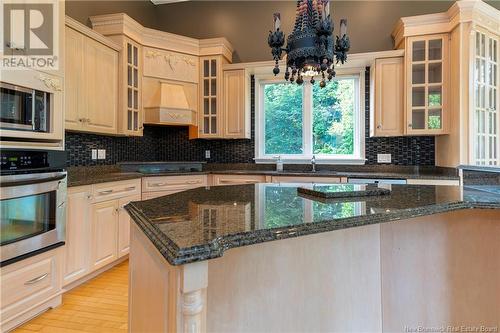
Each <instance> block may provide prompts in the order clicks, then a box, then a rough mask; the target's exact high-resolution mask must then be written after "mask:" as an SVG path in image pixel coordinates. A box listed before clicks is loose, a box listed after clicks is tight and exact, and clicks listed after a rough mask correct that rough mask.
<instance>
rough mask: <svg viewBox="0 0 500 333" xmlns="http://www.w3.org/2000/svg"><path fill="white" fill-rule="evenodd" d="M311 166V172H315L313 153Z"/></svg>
mask: <svg viewBox="0 0 500 333" xmlns="http://www.w3.org/2000/svg"><path fill="white" fill-rule="evenodd" d="M311 168H312V170H311V171H312V172H316V156H314V155H313V157H312V158H311Z"/></svg>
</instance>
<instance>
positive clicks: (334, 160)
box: [254, 67, 366, 165]
mask: <svg viewBox="0 0 500 333" xmlns="http://www.w3.org/2000/svg"><path fill="white" fill-rule="evenodd" d="M365 71H366V69H365V67H363V68H349V69H342V68H339V69H337V75H336V77H335V78H333V79H332V81H338V80H341V79H354V80H355V82H357V84H358V89H355V91H357V93H356V94H355V96H354V99H355V102H354V107H355V110H354V116H353V121H354V153H353V154H352V155H327V154H313V153H312V149H313V147H312V146H313V130H312V126H313V106H312V103H313V99H312V86H311V84H310V83H309V82H308V80H306V82H304V86H305V89H303V94H302V121H303V127H302V128H303V131H302V146H303V151H304V153H303V154H281V155H279V156H281V159H282V161H283V162H284V163H296V164H309V163H311V159H312V157H313V155H314V156H315V158H316V162H317V163H318V164H359V165H362V164H365V162H366V159H365V131H366V129H365V117H366V116H365V107H366V106H365ZM276 83H286V81H285V80H283V79H281V78H277V77H274V76H269V75H258V76H257V75H256V76H255V158H254V160H255V162H256V163H275V162H276V158H277V156H278V155H277V154H265V113H264V86H265V85H266V84H276ZM315 84H319V83H318V82H316V83H315ZM355 84H356V83H355Z"/></svg>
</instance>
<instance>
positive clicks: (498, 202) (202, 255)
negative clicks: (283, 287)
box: [125, 184, 500, 265]
mask: <svg viewBox="0 0 500 333" xmlns="http://www.w3.org/2000/svg"><path fill="white" fill-rule="evenodd" d="M297 186H301V185H297V184H296V185H294V184H254V185H235V186H219V187H210V188H208V187H207V188H197V189H192V190H188V191H184V192H180V193H176V194H172V195H168V196H164V197H159V198H155V199H151V200H146V201H136V202H131V203H130V204H128V205H127V206H126V207H125V208H126V210H127V211H128V212H129V214H130V216H131V217H132V219H133V221H134V222H135V223H136V224H137V225H138V226H139V228H140V229H141V230H142V231H143V232H144V233H145V234H146V235H147V237H148V238H149V239H150V240H151V242H152V243H153V244H154V245H155V247H156V248H157V249H158V250H159V251H160V253H161V254H162V255H163V256H164V258H165V259H166V260H167V261H168V262H169V263H170V264H172V265H182V264H186V263H191V262H196V261H203V260H207V259H212V258H217V257H221V256H222V255H223V253H224V251H226V250H228V249H231V248H235V247H240V246H245V245H251V244H257V243H262V242H267V241H273V240H279V239H284V238H290V237H298V236H303V235H308V234H314V233H319V232H325V231H333V230H336V229H344V228H349V227H356V226H362V225H367V224H373V223H382V222H388V221H397V220H404V219H408V218H412V217H417V216H425V215H430V214H436V213H443V212H449V211H453V210H458V209H474V208H499V209H500V186H488V187H484V186H474V187H470V188H469V187H463V188H462V187H459V186H421V185H420V186H418V185H392V186H391V194H390V195H383V196H375V197H366V198H354V199H353V198H350V199H342V200H337V199H332V200H327V201H325V200H313V199H311V198H308V197H304V196H302V195H299V194H298V193H297Z"/></svg>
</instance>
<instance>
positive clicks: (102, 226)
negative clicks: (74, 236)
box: [90, 200, 118, 270]
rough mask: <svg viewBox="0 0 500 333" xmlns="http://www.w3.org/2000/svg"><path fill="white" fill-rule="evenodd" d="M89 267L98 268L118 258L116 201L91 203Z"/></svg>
mask: <svg viewBox="0 0 500 333" xmlns="http://www.w3.org/2000/svg"><path fill="white" fill-rule="evenodd" d="M91 225H92V232H91V242H90V244H91V246H90V251H91V268H92V270H96V269H99V268H101V267H103V266H106V265H107V264H110V263H112V262H113V261H115V260H116V259H117V258H118V201H117V200H112V201H104V202H99V203H96V204H94V205H92V221H91Z"/></svg>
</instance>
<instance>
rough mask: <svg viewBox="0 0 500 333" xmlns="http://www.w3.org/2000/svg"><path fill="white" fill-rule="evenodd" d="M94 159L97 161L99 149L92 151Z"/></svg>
mask: <svg viewBox="0 0 500 333" xmlns="http://www.w3.org/2000/svg"><path fill="white" fill-rule="evenodd" d="M92 159H93V160H97V149H92Z"/></svg>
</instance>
